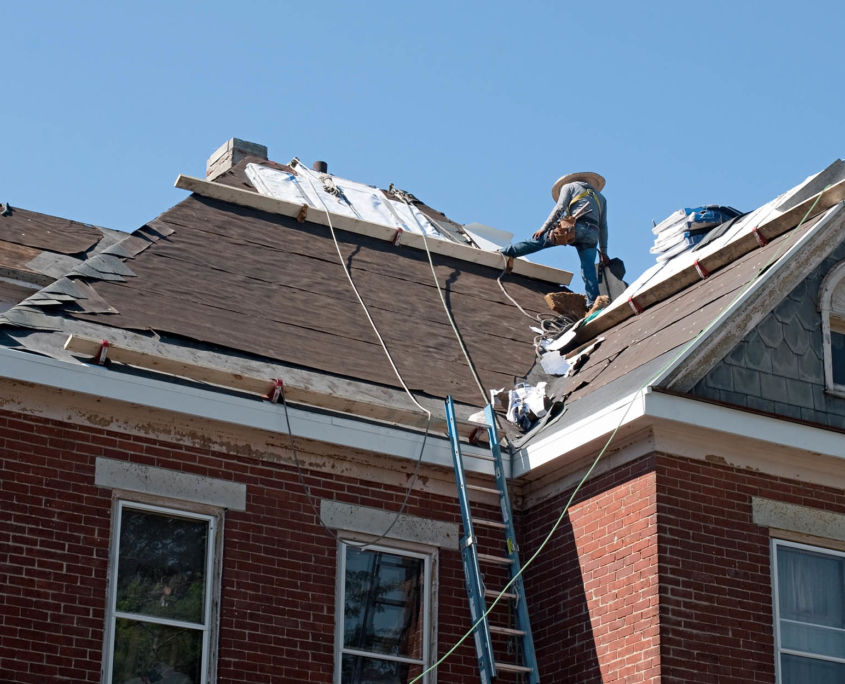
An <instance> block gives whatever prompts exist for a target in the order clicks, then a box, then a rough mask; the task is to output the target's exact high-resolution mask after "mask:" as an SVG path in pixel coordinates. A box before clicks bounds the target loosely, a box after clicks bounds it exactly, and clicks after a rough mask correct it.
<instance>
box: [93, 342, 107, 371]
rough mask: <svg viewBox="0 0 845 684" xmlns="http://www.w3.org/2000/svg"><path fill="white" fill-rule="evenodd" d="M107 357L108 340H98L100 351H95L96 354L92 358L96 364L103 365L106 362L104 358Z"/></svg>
mask: <svg viewBox="0 0 845 684" xmlns="http://www.w3.org/2000/svg"><path fill="white" fill-rule="evenodd" d="M108 358H109V341H108V340H100V351H98V352H97V355H96V356H95V357H94V360H95V361H96V362H97V365H98V366H104V365H105V363H106V359H108Z"/></svg>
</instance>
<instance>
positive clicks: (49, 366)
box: [0, 347, 509, 475]
mask: <svg viewBox="0 0 845 684" xmlns="http://www.w3.org/2000/svg"><path fill="white" fill-rule="evenodd" d="M0 377H5V378H8V379H10V380H18V381H20V382H28V383H33V384H37V385H42V386H44V387H50V388H54V389H62V390H69V391H72V392H81V393H83V394H90V395H93V396H96V397H103V398H105V399H113V400H115V401H123V402H127V403H131V404H141V405H142V406H149V407H151V408H157V409H162V410H165V411H171V412H173V413H181V414H185V415H189V416H196V417H199V418H206V419H209V420H215V421H220V422H224V423H231V424H235V425H242V426H245V427H252V428H257V429H259V430H268V431H270V432H276V433H282V434H287V429H286V427H285V416H284V409H283V407H282V406H280V405H279V404H273V403H270V402H269V401H261V400H258V399H247V398H244V397H236V396H231V395H227V394H223V393H220V392H214V391H209V390H204V389H197V388H194V387H186V386H184V385H177V384H174V383H171V382H167V381H164V380H156V379H150V378H143V377H136V376H131V375H123V374H120V373H115V372H112V371H110V370H108V369H107V368H102V367H100V366H92V365H86V364H72V363H67V362H65V361H57V360H55V359H51V358H47V357H44V356H37V355H35V354H29V353H26V352H20V351H15V350H13V349H6V348H3V347H0ZM289 414H290V422H291V430H292V432H293V434H294V435H295V436H296V437H303V438H306V439H313V440H315V441H320V442H327V443H329V444H338V445H341V446H346V447H352V448H354V449H362V450H365V451H374V452H377V453H380V454H387V455H389V456H395V457H398V458H404V459H411V460H416V459H417V458H418V457H419V454H420V448H421V446H422V439H423V436H422V434H421V433H418V432H411V431H408V430H401V429H398V428H392V427H388V426H385V425H379V424H375V423H370V422H367V421H365V420H356V419H354V418H345V417H342V416H337V415H328V414H325V413H318V412H312V411H308V410H306V409H300V408H293V407H291V408H289ZM461 451H462V453H463V454H464V466H465V468H466V469H467V470H468V471H470V472H475V473H484V474H490V475H492V474H493V467H492V465H491V463H490V462H489V461H483V460H480V459H477V458H473V457H472V456H473V455H474V454H478V455H482V456H483V455H486V454H487V450H486V449H483V448H478V447H474V446H471V445H461ZM423 462H424V463H427V464H432V465H438V466H445V467H447V468H451V467H452V452H451V447H450V446H449V441H448V440H447V439H444V438H442V437H437V436H433V435H431V434H430V435H429V437H428V440H427V442H426V446H425V453H424V454H423ZM505 468H506V469H508V468H509V465H508V462H507V461H506V462H505Z"/></svg>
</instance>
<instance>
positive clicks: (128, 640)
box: [112, 619, 202, 684]
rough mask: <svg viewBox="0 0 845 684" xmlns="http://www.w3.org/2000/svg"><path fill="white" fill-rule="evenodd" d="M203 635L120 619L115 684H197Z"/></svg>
mask: <svg viewBox="0 0 845 684" xmlns="http://www.w3.org/2000/svg"><path fill="white" fill-rule="evenodd" d="M201 663H202V632H201V631H200V630H198V629H185V628H184V627H167V626H165V625H155V624H153V623H150V622H137V621H135V620H122V619H118V620H117V621H116V626H115V635H114V664H113V666H112V684H148V683H149V684H152V683H155V684H198V682H200V679H201V678H200V668H201Z"/></svg>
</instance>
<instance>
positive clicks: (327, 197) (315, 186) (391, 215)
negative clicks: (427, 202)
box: [246, 164, 440, 238]
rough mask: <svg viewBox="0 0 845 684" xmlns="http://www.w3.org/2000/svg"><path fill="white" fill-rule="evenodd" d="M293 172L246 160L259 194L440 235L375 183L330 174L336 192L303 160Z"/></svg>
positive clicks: (394, 226) (431, 225) (338, 213)
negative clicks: (374, 184) (337, 193)
mask: <svg viewBox="0 0 845 684" xmlns="http://www.w3.org/2000/svg"><path fill="white" fill-rule="evenodd" d="M296 173H297V174H298V175H294V174H292V173H288V172H286V171H281V170H279V169H271V168H269V167H267V166H262V165H261V164H247V167H246V176H247V178H248V179H249V181H250V182H251V183H252V184H253V186H255V189H256V190H258V192H260V193H261V194H262V195H267V196H268V197H275V198H276V199H280V200H285V201H286V202H295V203H297V204H307V205H308V206H309V207H312V208H314V209H316V210H318V211H323V210H324V207H323V205H324V204H325V207H326V208H327V209H328V210H329V212H330V213H332V214H337V215H338V216H348V217H350V218H358V219H361V220H363V221H367V222H369V223H377V224H380V225H383V226H389V227H391V228H402V230H407V231H410V232H412V233H420V232H421V231H420V226H422V228H423V230H425V233H426V235H428V236H430V237H435V238H439V237H440V231H438V230H437V228H436V227H435V226H434V225H433V224H432V223H431V221H429V220H428V218H427V217H426V216H425V215H424V214H423V213H422V212H420V210H419V209H417V208H416V207H412V209H409V208H408V205H406V204H405V203H404V202H396V201H394V200H390V199H388V198H387V197H386V196H385V194H384V193H383V192H382V191H381V190H379V189H378V188H376V187H374V186H371V185H364V184H363V183H356V182H355V181H351V180H347V179H345V178H339V177H338V176H331V177H330V178H331V180H332V181H333V182H334V184H335V186H336V187H337V188H338V189H339V190H340V191H341V193H342V194H341V195H340V196H338V195H335V194H332V193H330V192H328V191H327V190H326V188H325V187H324V185H323V178H322V175H321V174H319V173H317V172H315V171H312V170H311V169H308V168H306V167H305V166H303V165H302V164H298V165H297V167H296ZM309 181H310V182H309ZM412 211H413V214H412V213H411V212H412ZM415 218H416V220H415Z"/></svg>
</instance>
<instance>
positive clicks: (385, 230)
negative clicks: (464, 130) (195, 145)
mask: <svg viewBox="0 0 845 684" xmlns="http://www.w3.org/2000/svg"><path fill="white" fill-rule="evenodd" d="M175 185H176V187H177V188H181V189H182V190H189V191H190V192H194V193H196V194H197V195H201V196H203V197H210V198H211V199H217V200H220V201H221V202H229V203H230V204H237V205H238V206H242V207H249V208H251V209H258V210H259V211H266V212H268V213H272V214H281V215H282V216H289V217H291V218H297V217H298V216H299V214H300V212H301V211H302V207H303V205H302V204H296V203H294V202H287V201H285V200H281V199H276V198H275V197H267V196H266V195H261V194H258V193H256V192H250V191H249V190H241V189H240V188H233V187H231V186H230V185H224V184H223V183H214V182H211V181H206V180H202V179H200V178H194V177H192V176H185V175H182V174H180V175H179V177H178V178H177V179H176V183H175ZM306 221H308V222H309V223H316V224H318V225H321V226H328V225H329V221H328V218H327V217H326V212H325V211H323V210H322V209H314V208H313V207H308V211H307V218H306ZM332 226H333V227H334V228H336V229H337V230H344V231H346V232H349V233H356V234H357V235H366V236H368V237H371V238H375V239H377V240H384V241H385V242H393V239H394V238H395V237H396V230H395V229H394V228H390V227H388V226H382V225H380V224H377V223H370V222H369V221H362V220H361V219H357V218H352V217H350V216H340V215H338V214H332ZM402 247H410V248H412V249H419V250H423V251H425V243H424V242H423V237H422V236H421V235H418V234H417V233H412V232H410V231H406V232H404V233H403V234H402V240H401V244H400V246H399V247H398V249H401V248H402ZM428 249H429V251H431V252H432V253H433V254H441V255H443V256H448V257H453V258H455V259H461V260H462V261H469V262H471V263H474V264H479V265H481V266H489V267H491V268H496V269H501V268H502V266H503V265H504V262H503V261H502V256H501V255H500V254H498V253H497V252H486V251H484V250H482V249H476V248H475V247H468V246H466V245H460V244H458V243H457V242H450V241H447V240H438V239H436V238H428ZM513 273H515V274H517V275H521V276H525V277H526V278H534V279H536V280H544V281H546V282H549V283H553V284H555V285H569V283H570V282H571V281H572V274H571V273H570V272H569V271H563V270H560V269H557V268H552V267H551V266H543V265H542V264H536V263H533V262H531V261H525V260H524V259H514V264H513Z"/></svg>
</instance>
